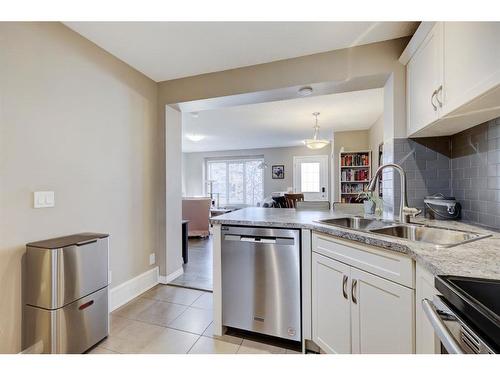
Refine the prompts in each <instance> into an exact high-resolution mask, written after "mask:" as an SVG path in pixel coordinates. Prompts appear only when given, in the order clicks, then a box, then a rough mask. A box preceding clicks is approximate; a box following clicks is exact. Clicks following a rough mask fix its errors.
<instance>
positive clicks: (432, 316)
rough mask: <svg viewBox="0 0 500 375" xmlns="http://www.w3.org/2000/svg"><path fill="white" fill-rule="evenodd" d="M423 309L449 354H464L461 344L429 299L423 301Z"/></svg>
mask: <svg viewBox="0 0 500 375" xmlns="http://www.w3.org/2000/svg"><path fill="white" fill-rule="evenodd" d="M422 309H423V310H424V312H425V315H426V316H427V319H429V322H430V323H431V324H432V327H433V328H434V332H435V333H436V335H437V336H438V337H439V339H440V340H441V343H442V344H443V346H444V347H445V349H446V350H447V351H448V353H449V354H464V351H463V350H462V348H461V346H460V344H459V343H458V341H457V340H456V339H455V337H454V336H453V335H452V333H451V332H450V330H449V329H448V327H446V324H445V323H444V321H443V319H441V317H440V316H439V313H438V312H437V310H436V307H435V306H434V304H433V303H432V302H431V301H429V300H428V299H427V298H424V299H423V300H422Z"/></svg>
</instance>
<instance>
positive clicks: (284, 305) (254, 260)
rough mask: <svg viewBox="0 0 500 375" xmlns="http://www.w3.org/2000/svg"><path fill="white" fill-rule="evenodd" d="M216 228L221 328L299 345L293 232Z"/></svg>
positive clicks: (296, 237)
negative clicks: (219, 242)
mask: <svg viewBox="0 0 500 375" xmlns="http://www.w3.org/2000/svg"><path fill="white" fill-rule="evenodd" d="M221 229H222V324H223V325H225V326H228V327H233V328H239V329H243V330H247V331H252V332H258V333H263V334H267V335H270V336H276V337H281V338H285V339H289V340H294V341H301V335H302V332H301V310H300V234H299V231H298V230H292V229H274V228H258V227H237V226H222V228H221Z"/></svg>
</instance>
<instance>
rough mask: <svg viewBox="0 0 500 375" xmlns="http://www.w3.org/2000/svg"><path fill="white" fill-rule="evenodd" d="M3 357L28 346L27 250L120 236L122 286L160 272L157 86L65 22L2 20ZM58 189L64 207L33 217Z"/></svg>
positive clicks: (115, 240) (114, 250)
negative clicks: (91, 234)
mask: <svg viewBox="0 0 500 375" xmlns="http://www.w3.org/2000/svg"><path fill="white" fill-rule="evenodd" d="M0 82H1V87H0V90H1V91H0V105H1V107H0V116H1V117H0V155H1V156H0V207H1V211H0V301H1V303H0V352H1V353H14V352H17V351H19V350H20V349H21V306H22V302H21V261H22V257H23V253H24V244H25V243H27V242H29V241H34V240H40V239H44V238H49V237H53V236H60V235H65V234H70V233H74V232H81V231H99V232H106V233H110V234H111V240H110V250H111V252H110V266H111V270H112V272H113V280H112V281H113V283H112V285H113V286H115V285H117V284H120V283H122V282H124V281H126V280H128V279H130V278H132V277H134V276H136V275H138V274H140V273H142V272H144V271H146V270H148V269H149V268H151V267H150V266H149V265H148V255H149V253H151V252H152V251H154V250H155V238H158V237H157V230H156V227H155V224H156V223H157V217H156V214H157V212H156V210H157V209H158V208H157V206H156V200H155V194H156V193H158V191H159V190H155V175H156V172H157V171H158V169H159V168H161V166H160V164H159V162H160V159H159V158H158V155H159V154H160V153H161V152H162V149H163V148H162V149H160V150H158V149H156V146H157V145H158V142H157V141H156V140H157V139H158V138H159V136H161V132H160V133H158V128H157V124H158V121H157V114H158V111H157V108H158V107H157V105H158V104H157V84H156V83H154V82H153V81H152V80H150V79H148V78H146V77H145V76H143V75H142V74H140V73H139V72H137V71H135V70H133V69H132V68H130V67H129V66H128V65H126V64H124V63H123V62H121V61H119V60H118V59H116V58H114V57H113V56H111V55H110V54H108V53H106V52H104V51H103V50H101V49H100V48H98V47H96V46H95V45H94V44H92V43H91V42H89V41H88V40H86V39H84V38H82V37H80V36H79V35H78V34H76V33H74V32H73V31H71V30H69V29H67V28H66V27H65V26H63V25H62V24H59V23H0ZM37 190H54V191H55V198H56V206H55V207H54V208H47V209H33V208H32V199H33V198H32V192H33V191H37Z"/></svg>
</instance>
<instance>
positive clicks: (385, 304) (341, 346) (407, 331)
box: [311, 235, 415, 354]
mask: <svg viewBox="0 0 500 375" xmlns="http://www.w3.org/2000/svg"><path fill="white" fill-rule="evenodd" d="M318 239H319V240H321V241H319V242H320V243H322V244H323V247H324V241H326V240H329V239H328V238H327V237H326V236H324V235H318V238H316V239H315V238H314V235H313V253H312V273H311V278H312V280H311V289H312V290H311V297H312V298H311V299H312V309H311V310H312V339H313V341H314V342H315V343H316V345H318V346H319V347H320V348H321V349H322V350H323V351H324V352H326V353H339V354H349V353H361V354H372V353H408V354H409V353H415V333H414V331H415V328H414V327H415V317H414V315H415V314H414V311H415V308H414V301H415V291H414V290H413V289H412V288H409V287H406V286H403V285H401V284H398V283H396V282H394V281H390V280H388V279H385V278H382V277H380V276H377V275H374V274H373V273H371V272H366V271H364V270H361V269H359V268H357V267H354V266H352V265H351V264H348V263H344V262H339V261H338V260H334V259H332V258H330V257H327V256H325V255H322V254H319V253H317V252H314V250H315V244H318ZM329 242H330V241H329ZM340 242H341V243H339V244H338V245H339V246H343V248H345V246H346V243H345V241H340ZM320 246H321V245H320ZM329 246H332V247H335V246H336V241H335V240H333V239H332V240H331V243H330V245H329ZM356 247H357V249H356V250H357V251H359V250H360V248H359V246H356ZM367 251H368V252H370V253H371V254H372V255H376V256H380V257H384V256H385V255H386V254H384V253H383V252H380V254H377V253H375V252H374V251H373V250H371V249H368V250H367ZM365 259H366V258H365ZM353 264H359V263H357V262H356V259H353ZM367 268H368V269H370V270H371V269H372V268H371V267H370V265H367ZM408 272H413V266H411V270H409V271H408Z"/></svg>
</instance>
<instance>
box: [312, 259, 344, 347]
mask: <svg viewBox="0 0 500 375" xmlns="http://www.w3.org/2000/svg"><path fill="white" fill-rule="evenodd" d="M350 271H351V267H349V266H347V265H345V264H344V263H340V262H337V261H335V260H333V259H329V258H327V257H324V256H322V255H319V254H316V253H313V255H312V283H311V286H312V290H313V293H312V322H313V325H312V334H313V341H314V342H315V343H316V345H318V346H319V347H320V348H321V349H323V350H324V351H325V352H327V353H337V354H348V353H350V352H351V306H350V300H349V294H348V293H349V292H348V284H349V280H350V277H349V275H350ZM344 285H345V290H344ZM344 293H345V294H344Z"/></svg>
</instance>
